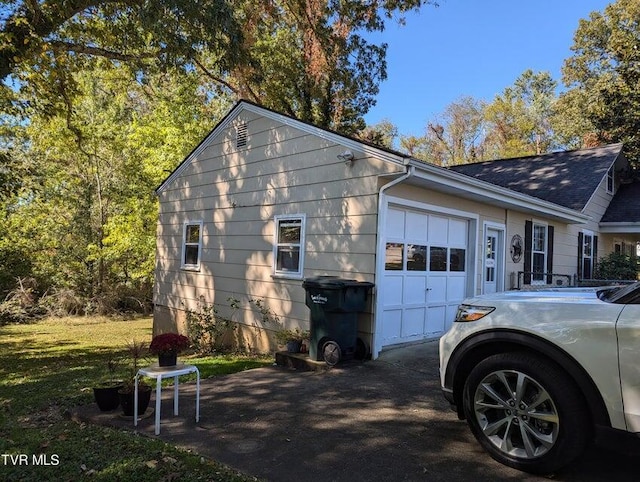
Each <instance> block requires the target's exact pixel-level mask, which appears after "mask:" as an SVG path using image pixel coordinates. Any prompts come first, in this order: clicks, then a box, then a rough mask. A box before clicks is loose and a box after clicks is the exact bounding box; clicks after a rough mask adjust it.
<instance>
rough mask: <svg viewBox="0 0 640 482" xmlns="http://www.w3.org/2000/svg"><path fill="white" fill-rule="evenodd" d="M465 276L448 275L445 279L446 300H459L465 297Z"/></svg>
mask: <svg viewBox="0 0 640 482" xmlns="http://www.w3.org/2000/svg"><path fill="white" fill-rule="evenodd" d="M466 292H467V278H466V277H465V276H450V277H449V278H448V279H447V298H446V299H447V301H448V302H452V301H453V302H460V301H462V300H463V299H464V298H465V297H466Z"/></svg>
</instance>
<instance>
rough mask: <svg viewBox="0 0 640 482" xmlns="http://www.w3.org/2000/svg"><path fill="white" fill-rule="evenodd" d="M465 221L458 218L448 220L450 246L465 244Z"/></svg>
mask: <svg viewBox="0 0 640 482" xmlns="http://www.w3.org/2000/svg"><path fill="white" fill-rule="evenodd" d="M467 225H468V222H467V221H462V220H460V219H450V220H449V239H448V240H447V241H448V242H449V245H450V246H463V247H464V246H466V245H467Z"/></svg>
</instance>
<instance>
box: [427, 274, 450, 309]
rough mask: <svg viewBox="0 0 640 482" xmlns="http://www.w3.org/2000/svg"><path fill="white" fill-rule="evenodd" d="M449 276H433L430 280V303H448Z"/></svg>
mask: <svg viewBox="0 0 640 482" xmlns="http://www.w3.org/2000/svg"><path fill="white" fill-rule="evenodd" d="M447 279H448V277H447V275H446V274H437V275H434V274H431V275H430V276H429V278H428V281H427V283H428V285H427V286H428V288H429V291H428V293H429V295H428V296H429V299H428V302H429V303H445V302H446V301H447Z"/></svg>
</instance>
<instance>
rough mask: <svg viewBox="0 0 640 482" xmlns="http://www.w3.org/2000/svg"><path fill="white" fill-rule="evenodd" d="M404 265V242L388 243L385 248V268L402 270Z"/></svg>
mask: <svg viewBox="0 0 640 482" xmlns="http://www.w3.org/2000/svg"><path fill="white" fill-rule="evenodd" d="M403 267H404V244H403V243H387V247H386V249H385V260H384V269H385V270H387V271H402V269H403Z"/></svg>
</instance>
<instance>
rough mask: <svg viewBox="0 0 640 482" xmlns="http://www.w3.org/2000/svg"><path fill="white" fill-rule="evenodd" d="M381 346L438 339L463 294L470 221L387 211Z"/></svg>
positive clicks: (402, 210) (420, 213) (465, 287)
mask: <svg viewBox="0 0 640 482" xmlns="http://www.w3.org/2000/svg"><path fill="white" fill-rule="evenodd" d="M385 238H386V243H385V253H384V256H385V263H384V274H383V276H382V289H381V290H379V292H378V294H379V296H381V297H382V300H383V303H382V327H381V330H380V332H379V333H380V335H381V336H382V346H388V345H393V344H397V343H404V342H409V341H415V340H420V339H425V338H433V337H436V336H439V335H441V334H443V333H444V332H445V331H446V330H447V329H448V328H449V326H451V323H452V322H453V319H454V317H455V313H456V310H457V307H458V304H459V303H460V302H461V301H462V300H463V299H464V298H465V296H466V291H467V266H468V264H469V262H470V260H469V259H468V249H467V246H468V239H469V221H468V220H466V219H461V218H456V217H450V216H443V215H439V214H437V213H429V212H422V211H414V210H409V209H402V208H395V207H389V209H388V211H387V219H386V229H385Z"/></svg>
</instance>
